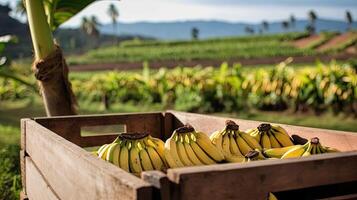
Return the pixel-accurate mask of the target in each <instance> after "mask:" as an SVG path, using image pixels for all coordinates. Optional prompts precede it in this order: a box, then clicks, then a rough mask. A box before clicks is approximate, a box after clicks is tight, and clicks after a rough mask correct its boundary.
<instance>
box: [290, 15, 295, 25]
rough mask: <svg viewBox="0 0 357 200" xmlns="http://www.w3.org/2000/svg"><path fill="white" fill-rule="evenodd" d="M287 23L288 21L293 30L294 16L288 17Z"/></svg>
mask: <svg viewBox="0 0 357 200" xmlns="http://www.w3.org/2000/svg"><path fill="white" fill-rule="evenodd" d="M289 21H290V26H291V27H293V28H295V24H296V19H295V16H294V15H290V18H289Z"/></svg>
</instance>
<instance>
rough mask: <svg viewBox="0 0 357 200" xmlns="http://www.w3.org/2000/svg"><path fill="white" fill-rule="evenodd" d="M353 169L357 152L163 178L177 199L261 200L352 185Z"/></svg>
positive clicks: (193, 170)
mask: <svg viewBox="0 0 357 200" xmlns="http://www.w3.org/2000/svg"><path fill="white" fill-rule="evenodd" d="M356 166H357V152H345V153H330V154H322V155H315V156H310V157H306V158H299V159H286V160H269V161H256V162H251V163H245V164H221V165H211V166H203V167H187V168H177V169H169V170H168V173H167V176H168V178H169V179H170V180H171V181H173V182H174V183H176V184H177V187H176V188H175V190H176V191H173V193H175V194H176V198H177V199H187V200H189V199H211V200H213V199H237V200H238V199H242V200H243V199H264V198H266V195H267V193H268V192H270V191H271V192H277V191H287V190H291V189H299V188H308V187H313V186H319V185H328V184H335V183H343V182H349V181H356V180H357V170H356ZM204 183H209V187H203V185H204Z"/></svg>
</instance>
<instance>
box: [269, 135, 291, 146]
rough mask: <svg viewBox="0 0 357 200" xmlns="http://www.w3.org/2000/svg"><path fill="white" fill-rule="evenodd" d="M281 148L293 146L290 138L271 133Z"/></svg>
mask: <svg viewBox="0 0 357 200" xmlns="http://www.w3.org/2000/svg"><path fill="white" fill-rule="evenodd" d="M271 133H272V134H273V135H274V136H275V138H276V139H277V140H278V142H279V143H280V144H281V146H282V147H288V146H293V145H294V144H293V142H292V141H291V139H290V136H289V135H287V134H284V133H282V132H276V131H271Z"/></svg>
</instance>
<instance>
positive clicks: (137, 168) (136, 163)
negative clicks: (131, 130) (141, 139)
mask: <svg viewBox="0 0 357 200" xmlns="http://www.w3.org/2000/svg"><path fill="white" fill-rule="evenodd" d="M129 156H130V164H129V166H130V172H132V173H135V174H139V173H140V172H142V171H143V169H142V167H141V161H140V156H139V149H138V142H137V141H133V142H132V143H131V147H130V151H129Z"/></svg>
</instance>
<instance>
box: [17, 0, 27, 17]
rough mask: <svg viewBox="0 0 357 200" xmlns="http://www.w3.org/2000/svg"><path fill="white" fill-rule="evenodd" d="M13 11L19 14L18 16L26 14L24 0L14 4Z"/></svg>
mask: <svg viewBox="0 0 357 200" xmlns="http://www.w3.org/2000/svg"><path fill="white" fill-rule="evenodd" d="M15 13H17V14H19V15H20V16H24V15H26V6H25V1H22V0H19V1H17V3H16V6H15Z"/></svg>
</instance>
